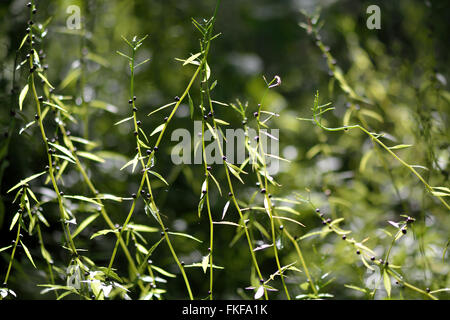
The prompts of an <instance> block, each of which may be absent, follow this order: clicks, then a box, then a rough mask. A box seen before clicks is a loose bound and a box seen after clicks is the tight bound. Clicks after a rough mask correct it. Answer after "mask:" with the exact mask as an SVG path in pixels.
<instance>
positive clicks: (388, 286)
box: [383, 269, 391, 297]
mask: <svg viewBox="0 0 450 320" xmlns="http://www.w3.org/2000/svg"><path fill="white" fill-rule="evenodd" d="M383 283H384V288H385V289H386V292H387V294H388V297H391V278H390V277H389V275H388V273H387V271H386V269H384V270H383Z"/></svg>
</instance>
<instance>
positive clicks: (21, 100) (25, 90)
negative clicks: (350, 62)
mask: <svg viewBox="0 0 450 320" xmlns="http://www.w3.org/2000/svg"><path fill="white" fill-rule="evenodd" d="M27 93H28V84H26V85H25V87H23V89H22V91H20V95H19V108H20V111H22V106H23V100H25V97H26V96H27Z"/></svg>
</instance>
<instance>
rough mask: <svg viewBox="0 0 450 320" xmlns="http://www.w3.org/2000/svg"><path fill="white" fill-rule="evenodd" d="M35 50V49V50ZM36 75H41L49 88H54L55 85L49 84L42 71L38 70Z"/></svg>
mask: <svg viewBox="0 0 450 320" xmlns="http://www.w3.org/2000/svg"><path fill="white" fill-rule="evenodd" d="M35 52H36V51H35ZM38 75H39V77H41V79H42V80H44V82H45V83H46V84H47V85H48V86H49V87H50V88H52V89H55V87H54V86H52V85H51V84H50V82H48V80H47V78H46V77H45V76H44V75H43V74H42V73H40V72H38Z"/></svg>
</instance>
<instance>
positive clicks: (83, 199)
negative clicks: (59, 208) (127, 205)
mask: <svg viewBox="0 0 450 320" xmlns="http://www.w3.org/2000/svg"><path fill="white" fill-rule="evenodd" d="M64 198H69V199H76V200H80V201H85V202H90V203H93V204H96V205H98V206H102V207H103V205H102V204H101V203H99V202H97V201H95V199H91V198H88V197H85V196H64Z"/></svg>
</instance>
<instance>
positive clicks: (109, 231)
mask: <svg viewBox="0 0 450 320" xmlns="http://www.w3.org/2000/svg"><path fill="white" fill-rule="evenodd" d="M111 232H113V233H116V232H117V231H116V230H112V229H105V230H100V231H98V232H96V233H94V234H93V235H92V236H91V240H92V239H94V238H97V237H98V236H104V235H105V234H108V233H111Z"/></svg>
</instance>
